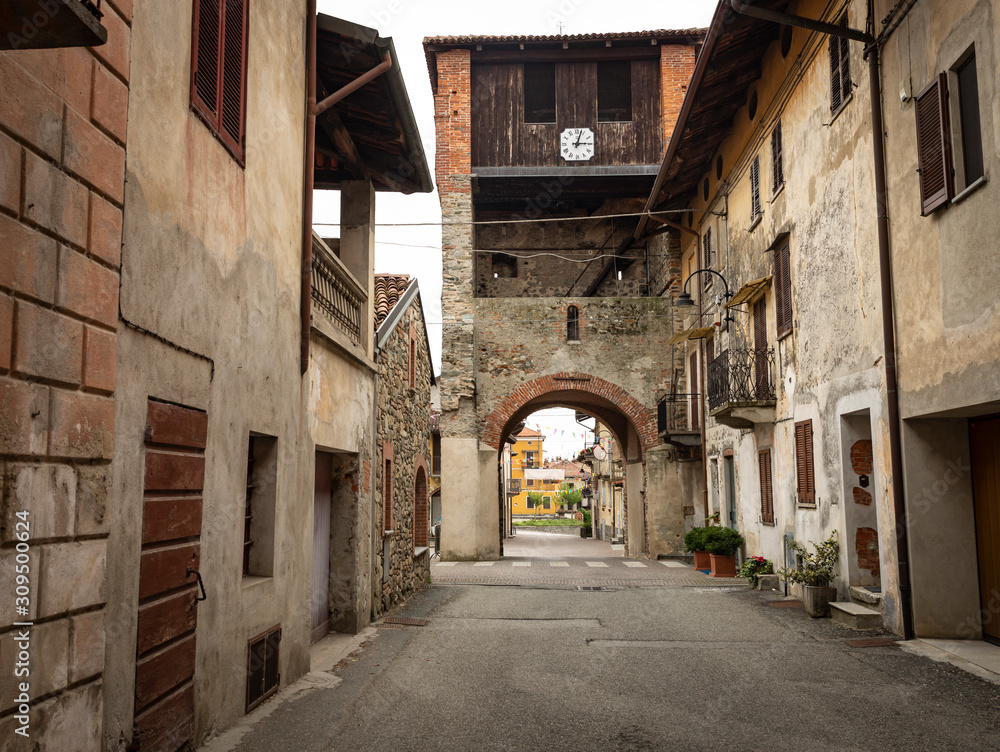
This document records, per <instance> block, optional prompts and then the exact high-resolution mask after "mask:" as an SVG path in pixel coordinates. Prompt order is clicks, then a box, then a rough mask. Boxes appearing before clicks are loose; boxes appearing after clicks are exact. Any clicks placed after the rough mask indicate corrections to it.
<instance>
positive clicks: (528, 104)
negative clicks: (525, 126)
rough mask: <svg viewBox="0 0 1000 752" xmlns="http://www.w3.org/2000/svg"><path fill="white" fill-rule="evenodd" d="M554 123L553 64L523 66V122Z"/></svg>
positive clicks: (554, 74) (554, 70) (554, 73)
mask: <svg viewBox="0 0 1000 752" xmlns="http://www.w3.org/2000/svg"><path fill="white" fill-rule="evenodd" d="M555 121H556V66H555V63H525V64H524V122H526V123H554V122H555Z"/></svg>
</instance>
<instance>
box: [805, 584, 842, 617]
mask: <svg viewBox="0 0 1000 752" xmlns="http://www.w3.org/2000/svg"><path fill="white" fill-rule="evenodd" d="M802 589H803V592H804V593H805V594H804V595H803V596H802V605H803V606H805V609H806V613H807V614H809V615H810V616H811V617H813V618H814V619H817V618H819V617H821V616H829V615H830V604H831V603H832V602H834V601H836V600H837V588H835V587H833V586H832V585H803V586H802Z"/></svg>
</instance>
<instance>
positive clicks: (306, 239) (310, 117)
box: [299, 0, 392, 373]
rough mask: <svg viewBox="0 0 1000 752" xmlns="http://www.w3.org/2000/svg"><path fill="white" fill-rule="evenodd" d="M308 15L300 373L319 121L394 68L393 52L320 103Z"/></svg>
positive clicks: (311, 6) (305, 356) (305, 348)
mask: <svg viewBox="0 0 1000 752" xmlns="http://www.w3.org/2000/svg"><path fill="white" fill-rule="evenodd" d="M306 13H307V14H308V17H307V18H306V67H307V71H306V78H307V83H306V147H305V152H306V154H305V165H304V168H305V169H304V173H305V176H304V180H303V182H304V188H303V190H304V196H303V201H302V282H301V293H300V295H301V303H300V310H299V313H300V316H301V324H302V340H301V346H300V359H301V362H300V364H299V367H300V372H301V373H305V372H306V369H307V368H309V330H310V327H311V319H310V317H311V315H312V303H311V301H312V225H313V188H314V187H315V178H316V175H315V169H316V118H317V116H319V115H320V114H322V113H323V112H325V111H326V110H328V109H330V108H331V107H333V105H335V104H337V102H339V101H340V100H341V99H343V98H344V97H346V96H347V95H348V94H351V93H352V92H355V91H357V90H358V89H360V88H361V87H362V86H364V85H365V84H367V83H369V82H370V81H373V80H374V79H376V78H378V77H379V76H381V75H382V74H383V73H385V72H386V71H387V70H389V68H391V67H392V57H391V56H390V55H389V53H388V52H387V53H385V55H383V56H382V62H381V63H379V64H378V65H376V66H375V67H374V68H372V69H371V70H369V71H368V72H366V73H363V74H362V75H360V76H358V77H357V78H356V79H354V80H353V81H351V82H350V83H349V84H347V85H346V86H343V87H341V88H340V89H338V90H337V91H335V92H333V94H331V95H330V96H328V97H327V98H326V99H324V100H323V101H322V102H320V103H319V104H317V103H316V0H308V4H307V8H306Z"/></svg>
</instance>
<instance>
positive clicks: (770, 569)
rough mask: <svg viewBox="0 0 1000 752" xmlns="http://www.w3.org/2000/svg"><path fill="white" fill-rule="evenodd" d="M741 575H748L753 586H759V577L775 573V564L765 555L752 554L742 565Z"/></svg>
mask: <svg viewBox="0 0 1000 752" xmlns="http://www.w3.org/2000/svg"><path fill="white" fill-rule="evenodd" d="M739 574H740V577H746V578H747V580H749V581H750V586H751V587H757V578H758V577H759V575H762V574H774V564H772V563H771V560H770V559H765V558H764V557H763V556H751V557H750V558H749V559H747V560H746V561H745V562H743V566H741V567H740V573H739Z"/></svg>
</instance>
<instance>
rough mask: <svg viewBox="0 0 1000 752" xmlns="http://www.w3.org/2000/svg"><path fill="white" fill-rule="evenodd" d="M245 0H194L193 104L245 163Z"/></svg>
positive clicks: (209, 125)
mask: <svg viewBox="0 0 1000 752" xmlns="http://www.w3.org/2000/svg"><path fill="white" fill-rule="evenodd" d="M248 3H249V0H194V13H193V21H192V31H191V34H192V42H191V58H192V59H191V106H192V107H193V108H194V110H195V112H197V113H198V114H199V115H200V116H201V118H202V120H204V121H205V122H206V123H207V124H208V127H209V128H211V129H212V131H213V132H214V133H215V134H216V136H218V137H219V140H220V141H222V143H223V144H224V145H225V147H226V148H227V149H228V150H229V151H230V152H231V153H232V155H233V156H234V157H236V159H237V160H238V161H239V162H240V164H243V159H244V157H245V153H246V149H245V147H246V144H245V132H244V131H245V127H246V98H247V26H248V16H249V14H248V12H247V6H248Z"/></svg>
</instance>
